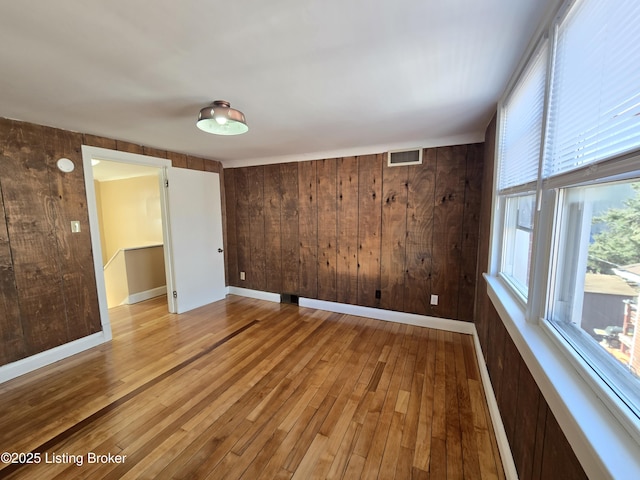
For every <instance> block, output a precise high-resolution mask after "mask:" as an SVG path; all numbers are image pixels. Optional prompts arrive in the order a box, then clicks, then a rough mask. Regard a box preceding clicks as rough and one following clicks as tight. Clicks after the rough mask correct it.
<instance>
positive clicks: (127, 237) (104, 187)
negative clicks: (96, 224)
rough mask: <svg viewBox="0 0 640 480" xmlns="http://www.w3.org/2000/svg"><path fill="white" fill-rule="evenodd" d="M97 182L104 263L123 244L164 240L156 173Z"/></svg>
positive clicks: (158, 242)
mask: <svg viewBox="0 0 640 480" xmlns="http://www.w3.org/2000/svg"><path fill="white" fill-rule="evenodd" d="M98 183H99V184H100V186H99V188H98V189H96V196H97V197H99V198H98V208H99V210H100V212H99V214H98V217H99V218H101V222H100V223H101V224H100V230H101V232H102V233H103V245H102V247H103V248H102V250H103V252H102V256H103V258H102V261H103V264H105V263H106V262H108V261H109V259H110V258H111V257H112V256H113V255H114V254H115V253H116V252H117V251H118V250H119V249H121V248H132V247H140V246H144V245H154V244H161V243H163V238H162V216H161V213H160V186H159V182H158V177H157V176H156V175H153V176H146V177H135V178H128V179H124V180H111V181H105V182H98Z"/></svg>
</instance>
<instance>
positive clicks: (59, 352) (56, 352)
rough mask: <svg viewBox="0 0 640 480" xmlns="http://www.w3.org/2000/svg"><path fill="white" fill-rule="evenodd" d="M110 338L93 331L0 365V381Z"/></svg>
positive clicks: (94, 345) (30, 370)
mask: <svg viewBox="0 0 640 480" xmlns="http://www.w3.org/2000/svg"><path fill="white" fill-rule="evenodd" d="M109 340H110V337H109V336H108V335H105V333H104V332H98V333H94V334H93V335H89V336H87V337H83V338H79V339H78V340H74V341H73V342H69V343H65V344H64V345H60V346H58V347H54V348H52V349H50V350H46V351H44V352H40V353H36V354H35V355H32V356H30V357H27V358H23V359H22V360H18V361H16V362H12V363H9V364H7V365H3V366H1V367H0V383H3V382H6V381H8V380H11V379H13V378H16V377H19V376H20V375H24V374H25V373H29V372H32V371H34V370H37V369H38V368H41V367H44V366H46V365H50V364H52V363H54V362H57V361H59V360H62V359H64V358H67V357H70V356H72V355H75V354H76V353H80V352H83V351H85V350H88V349H90V348H93V347H97V346H98V345H100V344H102V343H105V342H107V341H109Z"/></svg>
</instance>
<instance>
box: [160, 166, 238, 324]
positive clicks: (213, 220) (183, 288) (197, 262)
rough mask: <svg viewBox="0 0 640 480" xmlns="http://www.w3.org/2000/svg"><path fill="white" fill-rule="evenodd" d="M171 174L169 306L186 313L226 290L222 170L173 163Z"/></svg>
mask: <svg viewBox="0 0 640 480" xmlns="http://www.w3.org/2000/svg"><path fill="white" fill-rule="evenodd" d="M167 180H168V182H169V183H168V187H167V188H166V189H165V190H166V192H167V195H168V198H167V200H168V202H167V203H168V212H167V213H168V215H167V217H168V222H166V223H167V224H168V225H167V226H166V229H165V235H166V236H167V237H168V238H166V239H165V241H167V242H168V244H169V245H170V248H169V249H168V250H169V251H170V252H171V253H170V256H171V258H170V259H169V264H170V268H171V270H172V271H171V273H170V274H169V275H168V277H169V278H170V279H171V282H170V283H169V284H168V285H167V287H168V289H167V290H168V292H167V294H168V297H169V311H170V312H172V313H183V312H186V311H189V310H192V309H194V308H197V307H201V306H202V305H206V304H208V303H212V302H215V301H217V300H220V299H222V298H224V297H225V295H226V289H225V284H224V254H223V251H222V246H223V241H222V208H221V202H220V176H219V175H218V174H217V173H212V172H201V171H197V170H188V169H184V168H172V167H168V168H167ZM174 292H175V293H174Z"/></svg>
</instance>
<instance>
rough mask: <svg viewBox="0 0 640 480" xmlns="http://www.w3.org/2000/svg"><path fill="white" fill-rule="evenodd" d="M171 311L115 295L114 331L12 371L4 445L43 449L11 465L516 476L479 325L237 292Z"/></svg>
mask: <svg viewBox="0 0 640 480" xmlns="http://www.w3.org/2000/svg"><path fill="white" fill-rule="evenodd" d="M166 312H167V307H166V300H165V299H163V298H159V299H153V300H149V301H147V302H144V303H141V304H137V305H133V306H125V307H118V308H116V309H113V310H111V322H112V327H113V332H114V338H113V341H112V342H110V343H109V344H106V345H102V346H100V347H97V348H94V349H92V350H90V351H87V352H84V353H81V354H79V355H76V356H74V357H71V358H69V359H67V360H64V361H61V362H58V363H56V364H54V365H51V366H49V367H46V368H43V369H40V370H38V371H36V372H33V373H31V374H28V375H25V376H23V377H20V378H18V379H15V380H12V381H9V382H6V383H4V384H1V385H0V452H23V453H28V454H29V455H30V456H31V459H32V460H34V459H36V458H37V457H39V458H40V463H39V464H28V465H17V464H9V465H8V464H5V463H0V468H2V470H0V478H2V477H6V478H38V479H54V478H55V479H63V478H91V479H99V478H104V479H119V478H189V479H195V478H207V479H236V478H242V479H279V478H283V479H284V478H287V479H289V478H291V479H312V478H345V479H357V478H362V479H375V478H379V479H431V480H439V479H449V478H466V479H485V478H486V479H493V478H499V479H500V478H504V472H503V470H502V466H501V464H500V458H499V454H498V451H497V447H496V443H495V438H494V437H493V431H492V429H491V426H490V420H489V415H488V410H487V405H486V401H485V397H484V392H483V389H482V385H481V382H480V376H479V372H478V366H477V363H476V359H475V354H474V351H473V342H472V338H471V337H470V336H468V335H460V334H454V333H449V332H443V331H438V330H431V329H427V328H420V327H414V326H409V325H402V324H397V323H387V322H382V321H377V320H371V319H366V318H361V317H355V316H349V315H342V314H336V313H329V312H323V311H316V310H312V309H307V308H298V307H296V306H293V305H286V304H274V303H269V302H263V301H259V300H252V299H246V298H241V297H236V296H229V297H228V298H227V299H226V300H223V301H221V302H217V303H215V304H212V305H209V306H206V307H203V308H200V309H197V310H195V311H192V312H190V313H186V314H183V315H180V316H178V315H171V314H168V313H166ZM93 454H99V455H111V458H108V457H107V458H95V457H93V456H92V455H93ZM117 455H119V456H120V457H117ZM91 460H93V461H91Z"/></svg>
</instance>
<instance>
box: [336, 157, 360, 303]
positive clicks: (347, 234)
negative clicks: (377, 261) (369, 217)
mask: <svg viewBox="0 0 640 480" xmlns="http://www.w3.org/2000/svg"><path fill="white" fill-rule="evenodd" d="M336 174H337V249H336V254H337V255H336V257H337V258H336V262H337V263H336V275H337V278H336V288H337V292H336V293H337V295H336V298H337V301H338V302H340V303H352V304H356V303H358V216H359V211H358V159H357V157H345V158H339V159H338V160H337V172H336Z"/></svg>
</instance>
